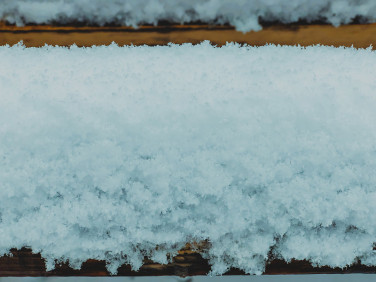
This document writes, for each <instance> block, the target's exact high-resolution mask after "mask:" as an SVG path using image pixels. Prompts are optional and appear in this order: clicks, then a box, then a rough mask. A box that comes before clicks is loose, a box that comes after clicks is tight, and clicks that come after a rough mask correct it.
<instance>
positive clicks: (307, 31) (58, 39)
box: [0, 23, 376, 48]
mask: <svg viewBox="0 0 376 282" xmlns="http://www.w3.org/2000/svg"><path fill="white" fill-rule="evenodd" d="M375 33H376V24H357V25H343V26H340V27H333V26H331V25H272V26H269V27H265V28H264V29H263V30H260V31H257V32H248V33H242V32H239V31H236V30H235V29H234V28H232V27H230V26H218V25H216V26H210V25H204V24H202V25H164V26H142V27H140V28H138V29H134V28H131V27H121V26H120V27H116V26H111V27H78V26H48V25H39V26H38V25H37V26H35V25H32V26H23V27H17V26H12V25H5V24H3V25H1V23H0V45H5V44H10V45H14V44H17V43H18V42H20V41H23V42H24V44H25V45H26V46H27V47H42V46H44V45H46V44H48V45H54V46H55V45H59V46H70V45H72V44H76V45H77V46H93V45H97V46H98V45H109V44H111V43H112V42H115V43H117V44H119V45H131V44H133V45H145V44H146V45H152V46H154V45H167V44H168V43H171V42H172V43H176V44H182V43H193V44H198V43H200V42H202V41H204V40H209V41H211V42H212V44H214V45H217V46H222V45H225V44H226V43H227V42H238V43H242V44H244V43H245V44H249V45H252V46H263V45H265V44H267V43H273V44H281V45H301V46H310V45H317V44H321V45H329V46H332V45H333V46H337V47H339V46H347V47H351V46H354V47H355V48H368V47H369V46H371V45H372V46H376V39H375V36H374V34H375Z"/></svg>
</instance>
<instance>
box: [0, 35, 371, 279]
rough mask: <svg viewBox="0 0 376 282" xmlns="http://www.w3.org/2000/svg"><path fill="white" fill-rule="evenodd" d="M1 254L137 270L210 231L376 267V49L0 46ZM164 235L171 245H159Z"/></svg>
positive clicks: (253, 260) (260, 265)
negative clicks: (25, 251)
mask: <svg viewBox="0 0 376 282" xmlns="http://www.w3.org/2000/svg"><path fill="white" fill-rule="evenodd" d="M0 61H1V68H0V98H1V103H0V219H1V220H0V238H1V240H0V254H6V253H8V251H9V249H11V248H21V247H23V246H27V247H30V248H32V250H33V251H34V252H40V253H41V254H42V256H43V257H44V258H46V260H47V267H48V269H53V268H54V260H55V259H56V260H58V261H66V260H69V263H70V264H71V266H72V267H75V268H79V267H80V265H81V263H82V262H83V261H85V260H87V259H89V258H92V259H103V260H106V261H107V264H108V269H109V270H110V271H111V272H112V273H116V269H117V267H118V266H119V265H121V264H123V263H125V262H126V263H130V264H131V265H132V267H133V268H134V269H135V270H137V269H138V268H139V267H140V266H141V265H142V259H143V257H144V256H145V255H146V256H148V257H151V258H152V259H153V260H155V261H156V262H160V263H166V262H167V257H166V254H167V253H172V254H174V253H176V252H177V250H179V249H180V248H181V247H182V246H184V244H185V243H186V242H200V241H203V240H208V241H209V242H210V244H211V247H210V248H209V249H208V250H207V251H206V252H205V253H204V254H203V255H204V257H205V258H208V259H209V262H210V263H211V264H212V265H213V267H212V271H213V272H212V273H213V274H222V273H224V272H225V271H226V270H227V269H229V267H236V268H240V269H242V270H244V271H246V272H247V273H256V274H260V273H262V271H263V270H264V267H265V264H266V261H267V259H268V257H269V256H268V254H272V257H277V258H283V259H285V260H287V261H289V260H291V259H292V258H296V259H308V260H310V261H311V262H312V263H313V264H315V265H329V266H331V267H335V266H339V267H345V266H346V265H349V264H351V263H353V262H354V261H356V260H357V259H360V260H361V262H362V263H363V264H366V265H376V255H375V251H373V250H372V248H373V243H374V242H375V238H376V224H375V223H376V205H375V202H376V174H375V170H376V123H375V120H376V111H375V109H376V92H375V89H376V80H375V76H376V69H375V65H376V53H375V52H374V51H371V49H367V50H357V49H352V48H333V47H323V46H316V47H308V48H301V47H291V46H290V47H286V46H285V47H280V46H272V45H268V46H264V47H259V48H256V47H247V46H245V47H240V46H239V45H234V44H228V45H226V46H224V47H222V48H215V47H213V46H211V45H210V44H209V43H207V42H204V43H202V44H201V45H197V46H192V45H189V44H186V45H181V46H179V45H169V46H159V47H147V46H143V47H130V46H128V47H118V46H117V45H114V44H113V45H110V46H108V47H105V46H101V47H92V48H78V47H76V46H72V47H70V48H64V47H51V46H45V47H43V48H25V47H24V46H22V45H17V46H13V47H9V46H3V47H0ZM156 246H159V247H158V248H156Z"/></svg>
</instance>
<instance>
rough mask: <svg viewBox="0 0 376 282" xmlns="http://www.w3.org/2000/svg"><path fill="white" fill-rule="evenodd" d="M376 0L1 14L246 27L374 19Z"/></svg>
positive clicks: (219, 2)
mask: <svg viewBox="0 0 376 282" xmlns="http://www.w3.org/2000/svg"><path fill="white" fill-rule="evenodd" d="M375 15H376V2H375V1H374V0H363V1H359V0H315V1H312V0H264V1H259V0H190V1H186V0H123V1H122V0H64V1H62V0H2V1H1V5H0V19H2V20H6V21H8V22H10V23H13V24H17V25H24V24H28V23H36V24H45V23H60V24H65V23H72V22H74V23H89V24H98V25H105V24H121V25H127V26H133V27H137V26H139V25H141V24H154V25H155V24H157V23H158V21H169V22H174V23H188V22H195V21H201V22H205V23H217V24H226V23H228V24H231V25H234V26H235V27H236V29H237V30H240V31H243V32H246V31H250V30H259V29H260V28H261V26H260V23H259V20H260V19H261V20H263V21H279V22H282V23H291V22H296V21H299V20H303V21H306V22H313V21H327V22H329V23H331V24H333V25H335V26H338V25H340V24H347V23H350V22H352V21H354V20H355V21H360V22H365V21H367V22H375V21H376V16H375Z"/></svg>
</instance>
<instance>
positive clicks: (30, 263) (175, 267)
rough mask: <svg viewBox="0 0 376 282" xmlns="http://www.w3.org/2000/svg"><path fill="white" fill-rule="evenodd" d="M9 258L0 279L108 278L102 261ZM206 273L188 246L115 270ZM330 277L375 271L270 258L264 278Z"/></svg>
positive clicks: (0, 267) (16, 254) (26, 254)
mask: <svg viewBox="0 0 376 282" xmlns="http://www.w3.org/2000/svg"><path fill="white" fill-rule="evenodd" d="M11 253H12V256H3V257H1V258H0V276H110V274H109V273H108V271H107V270H106V263H105V261H98V260H92V259H89V260H87V261H86V262H84V263H83V265H82V267H81V269H80V270H74V269H72V268H71V267H69V264H68V263H63V264H56V269H54V270H52V271H46V268H45V262H44V259H43V258H42V257H41V255H40V254H33V253H32V250H30V249H26V248H23V249H21V250H16V249H13V250H12V251H11ZM209 271H210V265H209V262H208V261H207V260H205V259H203V258H202V256H201V255H200V253H199V251H194V250H192V249H191V246H190V245H189V244H187V245H186V247H185V248H183V249H182V250H180V251H179V253H178V255H176V256H175V257H173V258H172V261H171V262H170V263H168V264H166V265H161V264H158V263H154V262H152V261H151V260H149V259H148V258H145V259H144V265H143V266H142V267H141V268H140V270H139V271H137V272H135V271H133V270H132V269H131V267H130V266H129V265H123V266H121V267H120V268H119V269H118V276H161V275H176V276H181V277H186V276H194V275H206V274H208V273H209ZM313 273H316V274H317V273H320V274H330V273H336V274H338V273H376V267H367V266H363V265H361V264H360V263H355V264H353V265H351V266H349V267H346V268H344V269H340V268H330V267H313V266H312V265H311V264H310V262H308V261H305V260H293V261H291V262H289V263H287V262H285V261H283V260H280V259H273V258H270V259H269V261H268V262H267V266H266V269H265V272H264V274H272V275H273V274H313ZM244 274H245V273H244V272H243V271H241V270H239V269H230V270H229V271H228V272H227V273H226V274H225V275H244Z"/></svg>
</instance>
